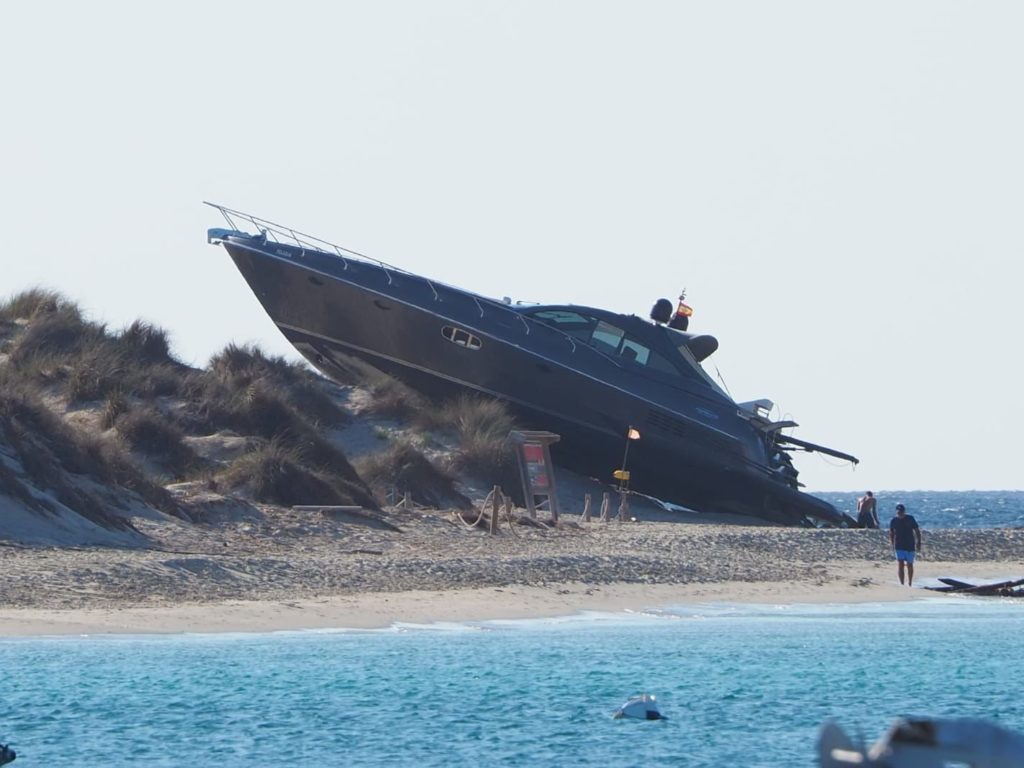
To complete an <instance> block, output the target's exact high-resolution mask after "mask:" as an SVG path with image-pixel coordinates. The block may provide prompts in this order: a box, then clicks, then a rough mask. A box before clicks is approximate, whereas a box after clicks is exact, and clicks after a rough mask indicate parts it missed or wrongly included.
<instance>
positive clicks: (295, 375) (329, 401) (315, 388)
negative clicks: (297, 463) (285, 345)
mask: <svg viewBox="0 0 1024 768" xmlns="http://www.w3.org/2000/svg"><path fill="white" fill-rule="evenodd" d="M209 373H210V375H211V376H212V377H213V379H214V380H215V381H216V382H218V383H219V384H221V385H224V386H225V387H227V388H228V389H230V390H236V391H237V390H241V389H246V388H248V387H251V386H252V385H254V384H256V383H258V382H264V383H266V384H269V385H271V386H272V387H273V388H275V389H277V390H278V391H280V392H281V393H282V394H283V397H284V399H285V400H286V401H287V402H288V403H289V404H290V405H291V406H292V407H294V408H295V409H296V410H298V411H299V412H300V413H302V414H303V417H304V418H305V419H307V420H308V421H311V422H313V423H315V424H319V425H323V426H331V427H333V426H339V425H341V424H344V423H346V422H347V421H348V414H347V413H346V412H345V411H344V410H343V409H342V408H341V407H340V406H339V405H338V403H337V401H336V400H335V399H334V398H332V397H331V395H330V394H329V393H328V392H327V391H326V388H325V387H326V386H329V385H328V383H327V381H326V380H325V379H323V378H321V377H320V376H318V375H317V374H316V373H314V372H313V371H311V370H310V369H309V368H307V367H306V366H305V365H304V364H302V363H299V362H294V363H293V362H288V361H287V360H285V359H284V358H283V357H279V356H272V355H267V354H265V353H264V352H263V351H262V350H261V349H260V348H259V347H256V346H251V345H246V346H238V345H236V344H228V345H227V346H226V347H224V349H222V350H221V351H220V352H218V353H217V354H216V355H214V356H213V357H212V358H210V364H209Z"/></svg>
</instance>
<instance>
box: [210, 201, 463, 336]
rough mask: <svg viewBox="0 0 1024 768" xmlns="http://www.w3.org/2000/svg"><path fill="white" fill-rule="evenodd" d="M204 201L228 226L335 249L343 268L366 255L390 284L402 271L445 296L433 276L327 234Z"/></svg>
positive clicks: (312, 247)
mask: <svg viewBox="0 0 1024 768" xmlns="http://www.w3.org/2000/svg"><path fill="white" fill-rule="evenodd" d="M203 204H204V205H208V206H210V207H211V208H216V209H217V210H218V211H220V214H221V216H223V217H224V220H225V221H227V223H228V226H230V227H231V228H232V229H234V230H237V231H242V230H241V229H240V228H239V226H238V225H237V224H236V223H235V220H234V219H235V218H237V219H239V220H241V221H247V222H249V223H250V224H252V225H253V226H254V227H255V228H256V231H257V232H259V233H260V234H262V235H264V236H268V237H271V238H272V239H273V240H274V241H275V242H278V243H282V244H290V243H289V242H287V241H291V242H294V243H295V244H296V245H298V246H299V248H300V249H301V251H302V253H303V255H305V251H306V249H307V248H308V249H310V250H313V251H318V252H320V253H333V255H335V256H337V257H338V258H339V259H341V263H342V265H343V269H345V270H347V269H348V262H349V259H352V258H356V259H362V260H363V261H368V262H370V263H371V264H376V265H377V266H378V267H380V268H381V269H382V270H384V274H385V275H387V278H388V285H391V284H392V282H393V280H392V277H391V273H392V272H398V273H401V274H403V275H408V276H409V277H415V278H417V279H420V280H423V281H424V282H426V284H427V285H429V286H430V290H431V291H432V292H433V294H434V301H440V300H441V296H440V294H439V293H438V292H437V288H436V287H435V285H434V281H432V280H430V279H429V278H426V277H423V276H422V275H416V274H414V273H412V272H408V271H407V270H404V269H402V268H401V267H396V266H395V265H394V264H388V263H387V262H386V261H381V260H380V259H375V258H373V257H372V256H367V255H366V254H365V253H360V252H359V251H353V250H352V249H351V248H346V247H345V246H343V245H338V244H337V243H332V242H330V241H329V240H324V239H323V238H320V237H317V236H316V235H309V234H306V233H305V232H299V231H298V230H297V229H294V228H293V227H289V226H287V225H285V224H278V223H277V222H273V221H270V220H269V219H264V218H261V217H259V216H254V215H253V214H251V213H246V212H245V211H239V210H236V209H235V208H228V207H227V206H226V205H220V204H219V203H212V202H210V201H209V200H204V201H203ZM232 217H234V218H232ZM480 314H481V316H483V309H482V308H481V310H480Z"/></svg>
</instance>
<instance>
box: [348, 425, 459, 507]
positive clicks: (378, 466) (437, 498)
mask: <svg viewBox="0 0 1024 768" xmlns="http://www.w3.org/2000/svg"><path fill="white" fill-rule="evenodd" d="M359 474H360V475H361V476H362V477H363V479H365V480H366V482H367V483H369V485H370V486H371V487H373V488H376V489H379V490H380V491H386V490H388V489H390V488H394V489H395V490H396V491H397V492H398V494H399V495H404V494H406V493H408V494H409V496H410V498H411V499H412V500H413V501H414V502H416V503H417V504H420V505H422V506H427V507H435V508H448V507H456V508H458V509H469V508H470V507H471V506H472V502H471V501H470V500H469V499H468V498H466V497H465V496H464V495H463V494H461V493H460V492H459V491H458V490H457V489H456V487H455V478H454V477H453V476H452V475H451V474H450V473H448V472H447V471H445V470H443V469H441V468H440V467H438V466H436V465H435V464H434V463H433V462H431V461H430V459H428V458H427V457H426V456H424V455H423V453H422V452H421V451H419V450H417V448H416V447H415V446H413V445H412V444H411V443H409V442H407V441H398V442H396V443H395V444H394V445H392V446H391V448H389V449H388V450H386V451H383V452H382V453H378V454H374V455H373V456H369V457H367V458H365V459H363V460H362V461H361V462H360V463H359Z"/></svg>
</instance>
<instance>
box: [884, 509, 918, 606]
mask: <svg viewBox="0 0 1024 768" xmlns="http://www.w3.org/2000/svg"><path fill="white" fill-rule="evenodd" d="M889 543H890V544H892V549H893V552H895V553H896V562H897V564H898V565H897V570H898V573H899V577H900V584H902V583H903V569H904V566H906V570H907V585H908V586H911V587H912V586H914V555H915V554H916V553H917V552H920V551H921V529H920V528H918V527H917V520H915V519H914V516H913V515H908V514H907V508H906V507H904V506H903V505H902V504H897V505H896V517H894V518H893V519H892V520H890V521H889Z"/></svg>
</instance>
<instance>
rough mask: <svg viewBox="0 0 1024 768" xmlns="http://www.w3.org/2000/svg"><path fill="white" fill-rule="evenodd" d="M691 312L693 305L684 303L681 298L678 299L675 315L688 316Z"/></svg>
mask: <svg viewBox="0 0 1024 768" xmlns="http://www.w3.org/2000/svg"><path fill="white" fill-rule="evenodd" d="M692 314H693V307H691V306H690V305H689V304H684V303H683V300H682V299H680V300H679V306H678V307H676V316H677V317H690V316H691V315H692Z"/></svg>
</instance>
